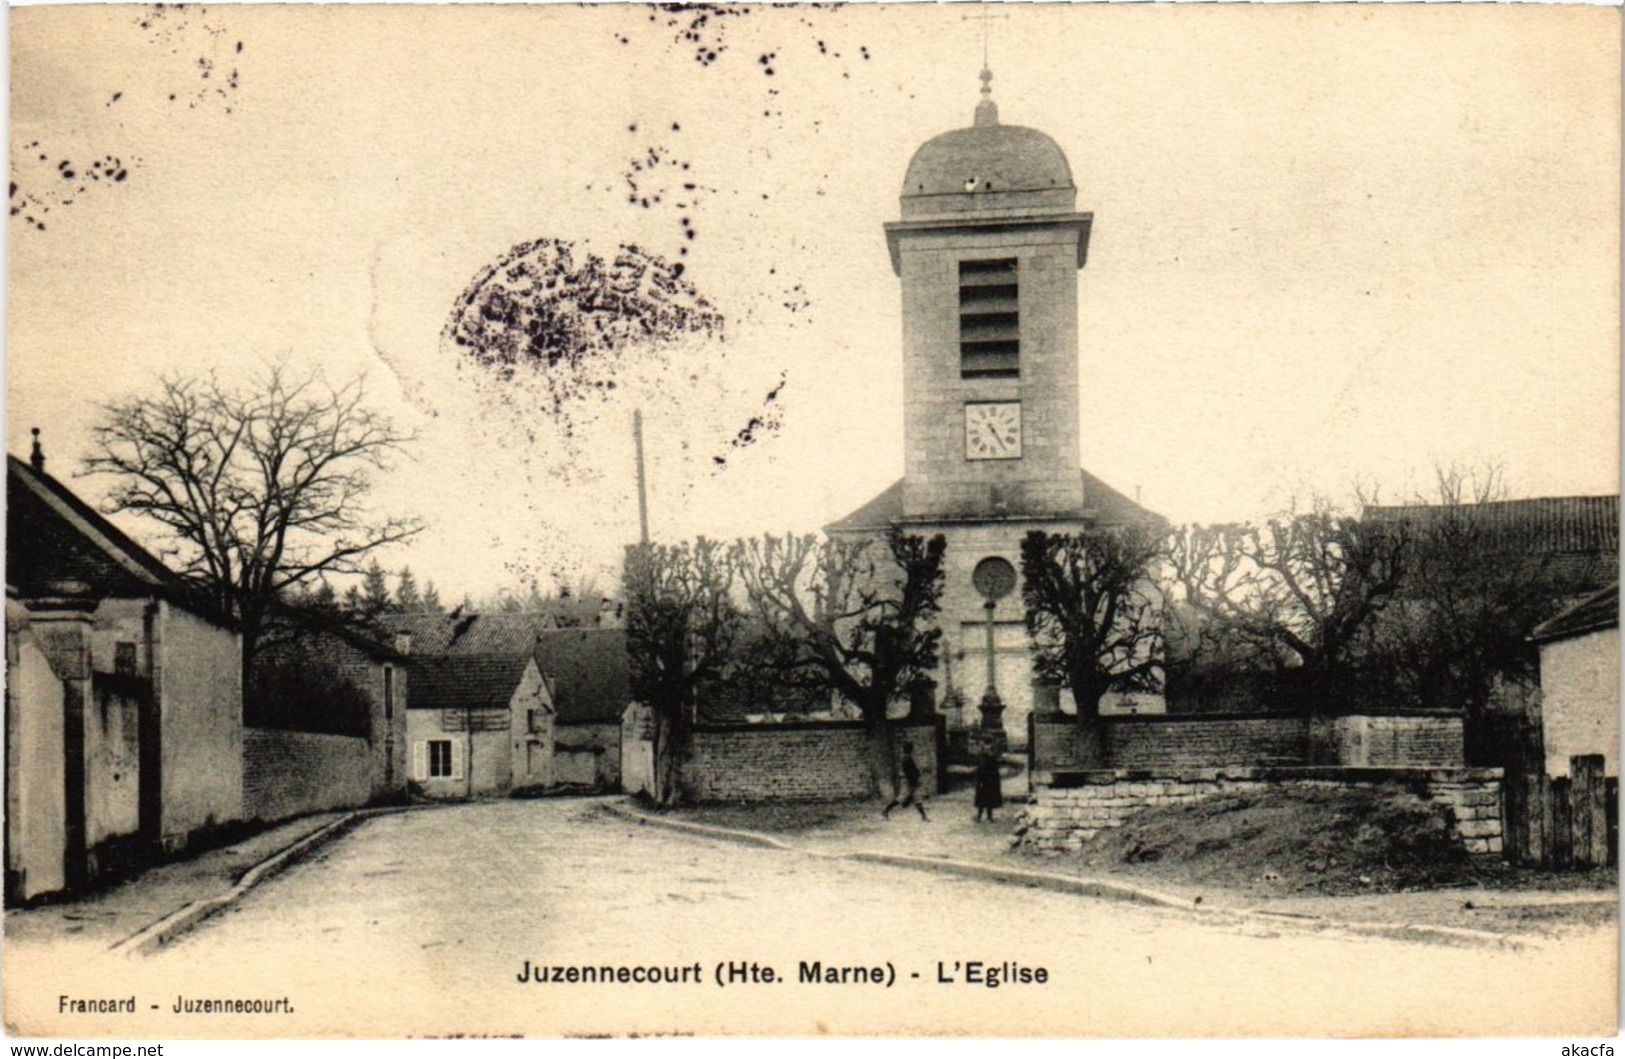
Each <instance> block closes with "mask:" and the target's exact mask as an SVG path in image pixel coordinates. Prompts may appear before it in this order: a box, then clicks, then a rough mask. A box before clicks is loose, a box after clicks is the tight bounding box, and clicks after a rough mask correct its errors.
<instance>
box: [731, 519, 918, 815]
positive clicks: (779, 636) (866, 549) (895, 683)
mask: <svg viewBox="0 0 1625 1059" xmlns="http://www.w3.org/2000/svg"><path fill="white" fill-rule="evenodd" d="M946 547H947V545H946V541H945V540H944V538H943V537H942V535H940V534H938V535H936V536H934V537H931V538H929V539H927V538H923V537H918V536H913V535H909V534H905V533H902V532H901V531H899V530H897V529H896V528H893V529H892V530H891V531H890V532H889V533H888V534H887V536H886V537H885V538H884V539H882V538H878V537H862V538H844V537H843V538H831V539H822V540H821V539H819V538H817V537H813V536H810V535H808V536H799V537H797V536H785V537H774V536H764V537H760V538H752V539H750V540H745V541H741V542H739V544H738V545H737V546H736V554H737V556H738V565H739V570H740V575H741V578H742V580H743V581H744V585H745V592H746V595H747V597H748V598H749V600H750V603H751V610H752V615H753V617H754V618H756V619H757V620H759V621H760V622H761V623H762V625H763V626H764V627H765V629H766V636H767V638H768V640H769V642H770V643H771V644H773V645H774V647H773V649H771V650H764V651H763V652H762V653H761V655H760V658H761V660H762V664H763V665H771V666H772V668H773V670H774V674H775V677H776V679H777V680H778V681H780V682H781V683H783V684H785V685H787V686H788V687H790V688H791V689H793V690H794V691H796V692H799V693H806V692H807V691H808V690H814V691H816V692H821V693H822V694H823V695H824V696H825V697H826V698H828V697H829V696H831V695H838V696H840V697H841V698H842V699H844V700H846V701H847V702H850V703H852V704H853V705H855V706H856V707H857V708H858V711H859V713H860V714H861V716H862V717H863V721H864V724H865V727H866V730H867V732H868V735H869V746H870V755H869V758H870V767H871V779H872V782H873V787H874V793H877V794H878V793H880V792H881V791H882V790H884V789H885V786H886V785H887V784H888V783H889V784H891V785H892V786H893V787H894V789H895V786H896V781H897V777H896V755H895V747H894V746H893V741H892V729H891V725H890V724H889V723H887V722H888V715H889V711H890V708H891V706H892V704H893V703H896V702H905V701H906V702H910V703H912V701H913V700H914V698H915V697H916V696H918V695H921V694H923V693H928V692H929V691H930V689H931V687H932V686H933V684H932V679H931V675H930V674H931V671H932V670H933V669H935V668H936V664H937V656H938V652H939V648H940V645H941V640H942V630H941V628H940V627H939V626H938V624H937V614H938V612H939V611H940V609H941V602H942V587H943V567H942V560H943V555H944V552H945V550H946Z"/></svg>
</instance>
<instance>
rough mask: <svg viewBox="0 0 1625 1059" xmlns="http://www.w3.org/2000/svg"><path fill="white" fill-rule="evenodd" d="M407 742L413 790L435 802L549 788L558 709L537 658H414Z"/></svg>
mask: <svg viewBox="0 0 1625 1059" xmlns="http://www.w3.org/2000/svg"><path fill="white" fill-rule="evenodd" d="M410 672H411V684H412V698H411V700H410V702H409V703H408V706H407V711H406V740H407V745H408V747H409V750H410V754H411V766H410V769H411V771H410V777H411V781H412V783H413V784H414V786H415V788H416V789H417V790H418V791H419V792H420V793H422V794H425V795H427V796H429V797H432V798H478V797H490V796H499V797H500V796H503V795H506V794H508V793H509V792H510V791H512V790H514V789H516V788H520V787H533V786H551V785H552V784H554V783H555V782H556V780H555V778H554V768H553V740H554V719H555V709H554V700H553V693H552V690H551V689H550V688H549V687H548V684H547V681H545V680H544V679H543V678H542V672H541V669H540V667H538V665H537V664H536V658H535V655H534V654H532V653H524V654H439V655H418V654H414V656H413V659H412V663H411V666H410Z"/></svg>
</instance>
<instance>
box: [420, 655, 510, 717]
mask: <svg viewBox="0 0 1625 1059" xmlns="http://www.w3.org/2000/svg"><path fill="white" fill-rule="evenodd" d="M529 664H530V655H528V654H527V655H447V656H444V657H439V658H415V659H414V660H413V661H412V663H411V665H410V668H409V681H410V682H409V683H408V685H407V696H406V703H407V708H408V709H413V710H462V709H469V710H505V709H507V708H508V703H509V700H511V699H512V698H513V693H514V691H515V689H517V688H518V687H519V681H520V679H521V678H523V677H524V675H525V667H526V666H527V665H529Z"/></svg>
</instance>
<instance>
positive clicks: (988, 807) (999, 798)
mask: <svg viewBox="0 0 1625 1059" xmlns="http://www.w3.org/2000/svg"><path fill="white" fill-rule="evenodd" d="M1003 804H1004V776H1003V775H1001V774H1000V772H999V759H998V757H997V756H996V755H995V754H994V753H993V752H992V751H991V750H984V751H983V752H982V756H981V757H980V758H979V759H978V760H977V762H976V822H977V823H978V824H979V823H981V822H982V814H983V813H986V814H987V822H988V823H990V824H991V823H992V822H993V810H995V809H997V808H998V807H999V806H1001V805H1003Z"/></svg>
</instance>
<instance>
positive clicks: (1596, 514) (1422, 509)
mask: <svg viewBox="0 0 1625 1059" xmlns="http://www.w3.org/2000/svg"><path fill="white" fill-rule="evenodd" d="M1363 518H1364V519H1365V520H1366V521H1367V522H1371V523H1375V524H1378V525H1381V524H1384V523H1390V524H1396V525H1400V526H1404V527H1407V528H1409V529H1410V530H1411V531H1412V532H1419V533H1426V532H1429V531H1434V530H1441V529H1442V530H1445V531H1450V532H1454V533H1455V534H1456V535H1457V536H1458V537H1459V538H1460V539H1462V540H1465V541H1468V542H1470V546H1471V547H1472V548H1474V549H1475V550H1477V551H1479V552H1480V553H1481V554H1482V555H1484V556H1485V557H1486V558H1488V559H1496V558H1510V559H1519V560H1527V559H1535V560H1538V561H1539V562H1540V563H1541V564H1542V566H1543V568H1544V569H1545V570H1546V571H1547V572H1549V573H1550V574H1552V575H1555V576H1556V577H1557V578H1558V579H1560V580H1563V581H1566V582H1569V583H1572V584H1575V585H1578V586H1580V587H1581V588H1582V590H1584V591H1591V590H1595V589H1598V588H1601V587H1603V586H1605V585H1607V584H1609V583H1611V582H1614V581H1617V580H1618V579H1619V495H1618V494H1617V493H1616V494H1612V495H1608V496H1543V497H1532V498H1529V499H1523V500H1494V501H1488V502H1485V503H1481V504H1402V505H1382V504H1372V505H1368V506H1367V507H1366V508H1365V510H1364V512H1363Z"/></svg>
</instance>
